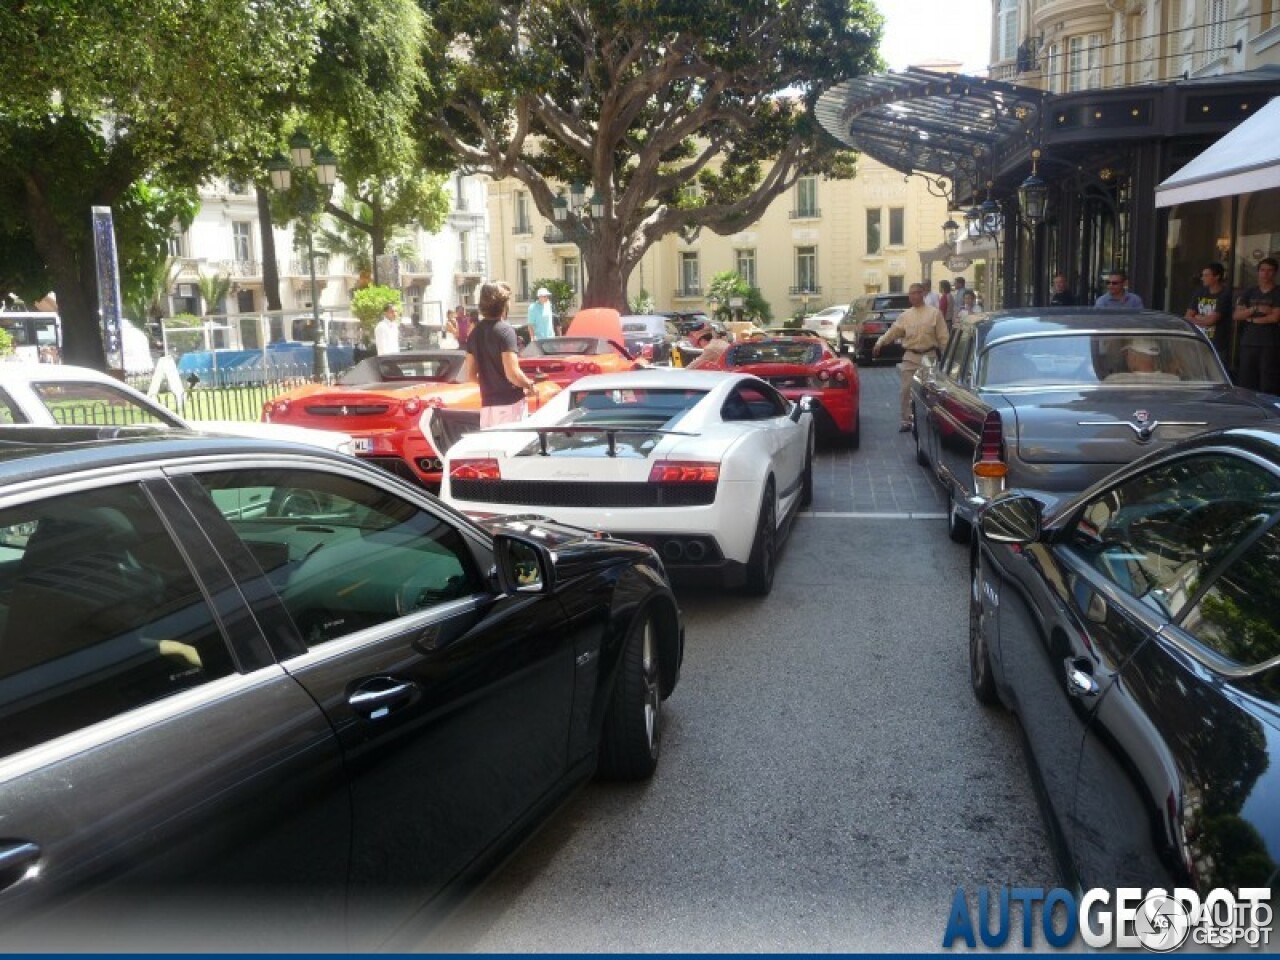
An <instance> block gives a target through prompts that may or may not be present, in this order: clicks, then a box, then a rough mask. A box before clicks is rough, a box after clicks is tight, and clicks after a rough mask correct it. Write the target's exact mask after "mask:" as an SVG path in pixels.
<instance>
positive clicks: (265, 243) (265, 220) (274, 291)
mask: <svg viewBox="0 0 1280 960" xmlns="http://www.w3.org/2000/svg"><path fill="white" fill-rule="evenodd" d="M254 189H255V191H256V192H257V194H258V232H259V233H260V234H261V235H262V237H261V239H262V243H261V247H262V293H263V296H265V297H266V299H267V309H268V310H280V309H282V308H281V306H280V265H279V264H278V263H277V262H276V234H275V231H274V230H272V229H271V194H269V193H267V191H266V190H264V189H263V188H262V187H255V188H254Z"/></svg>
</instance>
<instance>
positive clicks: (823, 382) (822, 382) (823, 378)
mask: <svg viewBox="0 0 1280 960" xmlns="http://www.w3.org/2000/svg"><path fill="white" fill-rule="evenodd" d="M809 386H811V387H817V388H818V389H820V390H832V389H835V390H843V389H844V388H845V387H847V386H849V378H848V376H846V375H845V372H844V371H843V370H819V371H818V372H817V373H816V374H814V375H813V376H812V377H810V378H809Z"/></svg>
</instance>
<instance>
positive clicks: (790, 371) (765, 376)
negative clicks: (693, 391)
mask: <svg viewBox="0 0 1280 960" xmlns="http://www.w3.org/2000/svg"><path fill="white" fill-rule="evenodd" d="M723 369H725V370H729V371H732V372H733V373H753V374H755V375H756V376H757V377H759V378H760V379H762V380H766V381H768V382H769V383H771V384H773V386H774V387H776V388H777V389H778V392H780V393H781V394H782V395H783V396H784V397H786V398H787V399H788V400H798V399H800V398H801V397H813V398H814V400H815V401H816V402H815V403H814V407H813V419H814V423H815V424H816V425H817V427H818V432H819V433H820V434H822V435H824V436H826V437H833V438H837V439H840V440H843V441H844V442H845V443H847V444H848V445H849V446H851V447H855V448H856V447H857V446H858V442H859V440H860V439H861V423H862V420H861V416H860V404H859V399H860V384H859V381H858V368H857V367H856V366H855V365H854V364H853V362H852V361H850V360H848V359H847V358H845V357H839V356H836V354H835V353H833V352H832V350H831V348H830V347H829V346H827V344H826V342H825V341H823V340H821V339H819V338H817V337H812V336H794V337H782V336H773V337H758V338H755V339H751V340H747V341H745V342H743V343H735V344H733V345H732V346H730V347H729V349H728V350H726V351H725V354H724V357H723Z"/></svg>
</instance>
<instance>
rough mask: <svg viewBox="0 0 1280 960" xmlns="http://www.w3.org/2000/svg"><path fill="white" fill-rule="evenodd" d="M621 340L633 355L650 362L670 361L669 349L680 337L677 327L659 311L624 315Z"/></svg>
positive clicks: (661, 362)
mask: <svg viewBox="0 0 1280 960" xmlns="http://www.w3.org/2000/svg"><path fill="white" fill-rule="evenodd" d="M619 319H620V320H621V322H622V336H623V342H624V343H625V344H626V347H627V352H628V353H629V354H631V356H633V357H641V358H643V359H645V360H647V361H648V362H650V363H659V364H663V363H670V362H671V351H672V348H673V346H674V345H675V342H676V341H677V340H678V339H679V338H680V333H679V329H678V328H677V327H676V325H675V324H674V323H672V322H671V321H670V320H669V319H667V317H665V316H664V315H662V314H660V313H643V314H630V315H624V316H622V317H620V318H619Z"/></svg>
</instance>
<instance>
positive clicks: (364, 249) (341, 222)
mask: <svg viewBox="0 0 1280 960" xmlns="http://www.w3.org/2000/svg"><path fill="white" fill-rule="evenodd" d="M415 183H416V184H417V187H414V188H413V189H415V190H417V189H418V188H419V187H420V188H422V189H421V192H420V193H419V194H418V200H417V202H416V207H417V208H416V210H415V209H410V207H411V206H414V205H412V204H411V205H401V203H400V200H401V199H403V200H404V201H406V204H407V201H408V200H409V197H408V195H407V194H406V195H398V196H397V198H393V202H392V203H391V204H390V205H385V204H381V203H379V202H377V201H376V199H375V202H374V203H366V202H365V201H363V200H361V199H359V197H357V196H353V195H351V194H349V193H347V194H343V196H342V197H341V198H340V199H339V200H338V202H337V203H336V204H335V203H330V204H329V206H328V207H327V208H326V209H327V210H328V211H329V213H330V214H332V216H331V220H332V222H333V226H326V225H325V224H324V223H323V222H322V223H320V224H318V225H317V227H316V234H315V245H316V249H317V250H321V251H323V252H325V253H327V254H329V255H330V256H337V255H340V256H343V257H346V258H347V260H348V262H349V263H351V264H352V265H353V266H354V267H355V269H356V270H357V271H358V272H364V271H366V270H367V271H369V273H370V274H372V275H373V280H374V282H375V283H377V282H379V281H381V280H385V279H387V278H385V277H379V276H378V275H377V271H376V270H375V269H374V268H375V265H376V261H375V259H374V258H375V257H376V256H378V255H380V254H383V253H395V254H399V255H400V256H402V257H405V256H412V255H413V254H414V252H415V251H416V249H417V248H416V247H415V246H414V243H413V235H412V233H411V232H410V230H409V229H408V225H409V224H412V223H416V224H419V225H420V226H422V227H423V228H424V229H427V230H429V231H432V232H434V231H436V230H438V229H439V228H440V225H441V224H442V223H443V222H444V218H445V216H446V215H447V214H448V212H449V196H448V194H447V193H446V191H445V190H444V178H443V176H440V175H434V174H423V175H422V176H420V177H419V178H417V180H416V181H415ZM335 210H337V211H339V212H338V213H334V211H335Z"/></svg>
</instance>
